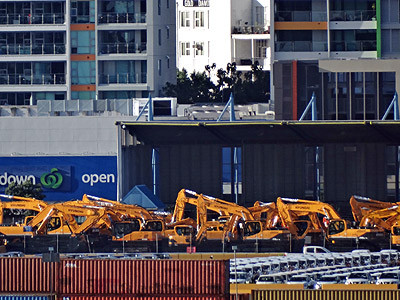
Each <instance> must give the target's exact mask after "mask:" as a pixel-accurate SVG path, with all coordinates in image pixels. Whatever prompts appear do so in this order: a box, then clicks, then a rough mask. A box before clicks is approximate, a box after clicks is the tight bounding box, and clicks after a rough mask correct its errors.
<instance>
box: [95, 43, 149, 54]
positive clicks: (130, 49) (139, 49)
mask: <svg viewBox="0 0 400 300" xmlns="http://www.w3.org/2000/svg"><path fill="white" fill-rule="evenodd" d="M146 52H147V44H146V43H102V44H100V45H99V54H113V53H116V54H124V53H146Z"/></svg>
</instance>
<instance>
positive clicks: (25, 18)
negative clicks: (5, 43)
mask: <svg viewBox="0 0 400 300" xmlns="http://www.w3.org/2000/svg"><path fill="white" fill-rule="evenodd" d="M64 23H65V15H64V14H33V15H31V14H6V15H0V24H1V25H16V24H64Z"/></svg>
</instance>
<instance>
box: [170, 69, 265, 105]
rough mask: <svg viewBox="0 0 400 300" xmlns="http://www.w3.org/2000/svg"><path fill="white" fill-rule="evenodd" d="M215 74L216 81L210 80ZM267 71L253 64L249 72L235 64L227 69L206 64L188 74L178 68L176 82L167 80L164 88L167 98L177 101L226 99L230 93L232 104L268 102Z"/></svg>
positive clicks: (195, 101)
mask: <svg viewBox="0 0 400 300" xmlns="http://www.w3.org/2000/svg"><path fill="white" fill-rule="evenodd" d="M211 74H215V75H216V82H215V83H214V82H213V81H212V80H211ZM269 85H270V83H269V73H268V72H265V71H263V69H262V66H260V65H259V64H258V63H255V64H253V65H252V66H251V71H250V72H241V71H238V70H237V68H236V64H235V63H228V64H227V66H226V69H222V68H221V69H216V65H215V64H212V65H207V66H205V71H204V72H193V73H191V74H189V73H188V72H187V70H186V69H182V71H179V70H178V71H177V83H176V84H171V83H169V82H167V84H166V86H165V87H164V88H163V90H164V93H165V94H166V96H168V97H176V98H177V100H178V103H180V104H194V103H209V102H227V101H228V100H229V97H230V94H231V93H233V94H234V96H235V103H238V104H246V103H254V102H264V103H267V102H268V101H269V91H270V88H269Z"/></svg>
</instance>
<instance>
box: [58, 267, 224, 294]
mask: <svg viewBox="0 0 400 300" xmlns="http://www.w3.org/2000/svg"><path fill="white" fill-rule="evenodd" d="M58 267H59V269H58V276H59V278H58V282H57V291H58V293H59V294H60V295H105V296H106V295H152V296H153V295H176V296H178V295H204V296H209V295H215V296H225V295H229V262H228V261H221V260H220V261H218V260H61V262H60V263H59V266H58Z"/></svg>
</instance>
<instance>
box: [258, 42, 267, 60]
mask: <svg viewBox="0 0 400 300" xmlns="http://www.w3.org/2000/svg"><path fill="white" fill-rule="evenodd" d="M256 49H257V50H256V51H257V57H268V56H269V55H268V54H267V52H268V41H267V40H256Z"/></svg>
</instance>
